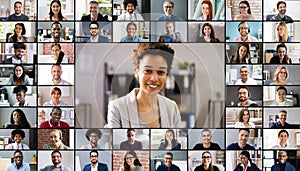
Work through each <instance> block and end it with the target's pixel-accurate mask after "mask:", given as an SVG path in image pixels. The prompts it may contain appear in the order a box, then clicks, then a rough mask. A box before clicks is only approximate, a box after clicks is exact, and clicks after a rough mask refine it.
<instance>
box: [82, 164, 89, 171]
mask: <svg viewBox="0 0 300 171" xmlns="http://www.w3.org/2000/svg"><path fill="white" fill-rule="evenodd" d="M90 168H91V164H86V165H84V167H83V169H82V170H83V171H88V170H89V169H90Z"/></svg>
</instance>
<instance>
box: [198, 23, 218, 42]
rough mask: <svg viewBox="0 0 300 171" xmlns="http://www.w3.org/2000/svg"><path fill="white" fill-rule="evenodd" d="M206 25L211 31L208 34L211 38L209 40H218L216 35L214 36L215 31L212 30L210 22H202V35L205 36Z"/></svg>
mask: <svg viewBox="0 0 300 171" xmlns="http://www.w3.org/2000/svg"><path fill="white" fill-rule="evenodd" d="M206 26H208V27H209V28H210V30H211V33H210V35H209V37H210V39H211V42H218V41H217V39H216V37H215V31H214V28H213V26H212V25H211V24H210V23H204V24H203V26H202V35H203V37H204V36H205V33H204V28H205V27H206Z"/></svg>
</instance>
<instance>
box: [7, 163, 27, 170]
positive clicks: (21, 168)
mask: <svg viewBox="0 0 300 171" xmlns="http://www.w3.org/2000/svg"><path fill="white" fill-rule="evenodd" d="M16 170H17V171H18V170H19V171H30V167H29V164H28V163H26V162H22V165H21V167H20V168H19V169H18V168H17V165H16V163H15V162H13V163H11V164H10V165H9V166H7V168H6V169H5V171H16Z"/></svg>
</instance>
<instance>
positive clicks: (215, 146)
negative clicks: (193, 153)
mask: <svg viewBox="0 0 300 171" xmlns="http://www.w3.org/2000/svg"><path fill="white" fill-rule="evenodd" d="M193 150H221V147H220V146H219V145H218V144H217V143H213V142H211V143H210V147H209V148H204V147H203V143H199V144H196V145H195V146H194V148H193Z"/></svg>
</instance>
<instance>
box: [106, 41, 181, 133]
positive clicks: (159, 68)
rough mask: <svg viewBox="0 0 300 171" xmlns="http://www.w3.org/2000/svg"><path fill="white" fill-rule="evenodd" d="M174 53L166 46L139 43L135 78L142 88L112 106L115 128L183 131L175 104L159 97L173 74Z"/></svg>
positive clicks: (110, 121) (110, 120) (111, 121)
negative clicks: (168, 77) (179, 129)
mask: <svg viewBox="0 0 300 171" xmlns="http://www.w3.org/2000/svg"><path fill="white" fill-rule="evenodd" d="M173 57H174V50H173V49H172V48H171V47H170V46H169V45H168V44H164V43H138V44H137V47H136V48H135V49H134V50H133V58H132V59H133V65H134V71H135V73H134V75H135V78H136V79H137V80H138V82H139V85H140V88H135V89H133V90H132V91H131V92H130V93H129V94H127V95H126V96H124V97H121V98H119V99H116V100H113V101H111V102H110V103H109V105H108V126H109V127H111V128H131V127H134V128H174V127H175V128H181V127H182V126H181V117H180V113H179V110H178V108H177V105H176V103H175V102H174V101H172V100H170V99H168V98H166V97H164V96H161V95H159V92H160V91H161V90H163V88H164V85H165V83H166V79H167V74H169V72H170V69H171V65H172V61H173Z"/></svg>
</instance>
